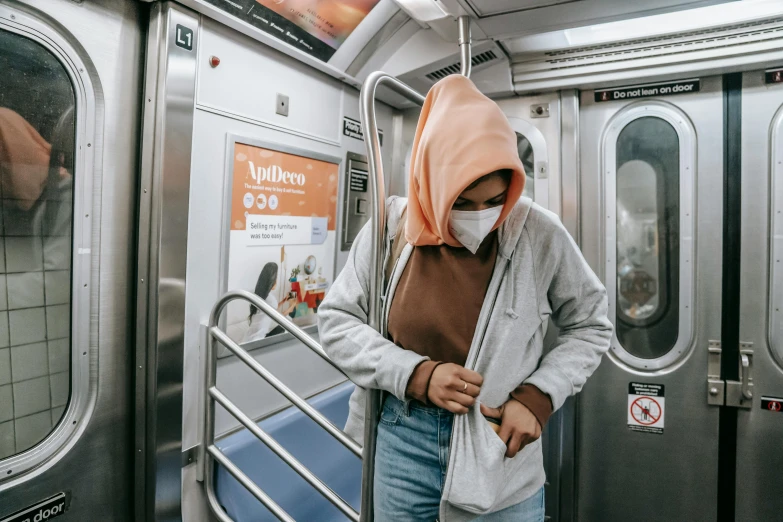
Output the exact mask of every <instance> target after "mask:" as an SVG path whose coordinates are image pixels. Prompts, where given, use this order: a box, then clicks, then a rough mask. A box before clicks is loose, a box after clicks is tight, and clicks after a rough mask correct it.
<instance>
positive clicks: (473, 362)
mask: <svg viewBox="0 0 783 522" xmlns="http://www.w3.org/2000/svg"><path fill="white" fill-rule="evenodd" d="M508 265H509V260H508V259H505V258H504V260H503V268H502V269H501V273H500V276H499V277H498V279H497V282H496V283H495V284H496V286H495V288H494V295H493V296H492V304H491V305H490V307H489V310H488V313H487V316H486V319H485V321H484V322H483V324H482V326H481V327H482V328H483V330H482V331H481V337H480V338H479V342H478V345H477V346H476V350H475V352H474V353H473V354H472V355H473V357H472V360H471V361H470V364H468V362H467V361H466V363H465V368H467V369H469V370H474V369H475V366H476V363H478V358H479V354H480V353H481V348H482V346H483V345H484V338H485V337H486V335H487V330H488V329H489V321H490V319H491V318H492V314H493V313H494V312H495V305H496V304H497V300H498V296H499V295H500V286H501V285H502V284H503V278H504V277H506V272H507V271H508ZM492 279H494V277H493V278H492ZM468 355H471V354H468ZM455 422H457V416H456V415H455V416H454V418H453V419H452V421H451V423H452V430H451V439H450V440H449V463H448V467H447V471H446V479H445V480H444V485H445V484H450V482H451V477H452V474H453V473H454V469H453V468H454V466H453V459H454V447H453V446H454V423H455ZM445 494H446V491H445V490H444V491H443V495H445ZM439 511H440V510H439ZM439 515H442V513H439ZM438 520H439V521H440V520H443V521H444V522H445V520H446V519H445V518H441V517H439V518H438Z"/></svg>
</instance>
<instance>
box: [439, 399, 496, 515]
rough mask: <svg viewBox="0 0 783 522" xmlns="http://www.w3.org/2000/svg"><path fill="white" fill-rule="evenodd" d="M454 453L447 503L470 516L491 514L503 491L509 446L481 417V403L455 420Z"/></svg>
mask: <svg viewBox="0 0 783 522" xmlns="http://www.w3.org/2000/svg"><path fill="white" fill-rule="evenodd" d="M451 451H452V452H453V456H452V458H451V462H450V465H451V466H453V468H452V473H451V482H450V484H449V485H448V487H447V489H446V491H445V494H444V500H446V501H447V502H449V503H450V504H452V505H454V506H457V507H459V508H461V509H464V510H465V511H468V512H470V513H474V514H477V515H483V514H485V513H488V512H489V510H490V509H491V508H492V506H494V505H495V501H496V499H497V496H498V495H499V494H500V492H501V491H502V490H503V485H504V480H505V460H507V459H506V445H505V444H504V443H503V441H502V440H500V437H498V435H497V433H495V431H494V430H493V429H492V428H491V427H490V426H489V424H488V422H487V420H486V419H485V418H484V416H483V415H481V412H480V410H479V404H478V403H476V405H475V406H474V407H473V408H471V410H470V412H468V413H467V414H465V415H458V416H457V417H456V418H455V421H454V431H453V433H452V448H451Z"/></svg>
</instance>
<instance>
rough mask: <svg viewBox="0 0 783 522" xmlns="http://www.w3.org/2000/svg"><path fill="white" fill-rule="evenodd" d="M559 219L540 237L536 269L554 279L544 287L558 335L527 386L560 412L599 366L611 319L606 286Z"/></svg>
mask: <svg viewBox="0 0 783 522" xmlns="http://www.w3.org/2000/svg"><path fill="white" fill-rule="evenodd" d="M554 220H556V222H553V223H552V224H551V226H553V227H554V230H553V233H552V234H551V235H549V234H547V236H549V237H547V238H545V239H544V238H541V239H542V241H541V245H540V248H541V249H542V251H543V255H542V259H543V260H544V261H545V263H538V265H539V266H537V267H536V269H537V270H542V271H545V272H547V273H546V274H544V275H545V276H544V277H543V278H540V279H539V280H543V281H549V284H548V288H541V289H539V290H540V291H541V292H542V293H544V292H545V293H546V296H547V298H548V303H549V307H550V309H551V316H552V320H553V322H554V323H555V326H557V328H558V335H557V338H556V340H555V342H554V344H553V346H552V348H551V350H550V351H549V352H548V353H547V354H546V355H545V356H544V357H543V359H542V360H541V364H540V365H539V367H538V369H537V370H536V371H535V372H533V374H532V375H531V376H530V377H529V378H527V379H526V380H525V384H532V385H533V386H535V387H537V388H538V389H539V390H541V391H542V392H544V393H545V394H547V395H549V397H550V398H551V399H552V406H553V410H557V409H559V408H560V407H561V406H562V405H563V403H564V402H565V400H566V398H568V397H569V396H570V395H574V394H576V393H579V391H581V389H582V386H584V384H585V382H586V381H587V379H588V377H590V375H592V373H593V372H594V371H595V369H596V368H598V365H599V363H600V362H601V357H602V356H603V354H604V353H606V351H607V350H608V349H609V343H610V341H611V338H612V323H611V322H610V321H609V318H608V317H607V311H608V301H607V297H606V289H605V288H604V286H603V284H602V283H601V281H600V280H599V279H598V277H597V276H596V275H595V273H593V271H592V269H591V268H590V266H589V265H588V264H587V261H585V259H584V257H582V253H581V252H580V251H579V247H577V245H576V243H575V242H574V241H573V239H572V238H571V236H570V235H569V234H568V232H567V231H566V230H565V228H564V227H563V225H562V224H561V223H560V222H559V220H557V218H553V221H554Z"/></svg>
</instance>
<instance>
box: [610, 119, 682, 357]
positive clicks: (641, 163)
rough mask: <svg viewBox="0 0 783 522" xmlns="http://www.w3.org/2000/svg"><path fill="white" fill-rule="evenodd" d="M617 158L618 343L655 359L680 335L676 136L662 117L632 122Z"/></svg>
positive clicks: (622, 134)
mask: <svg viewBox="0 0 783 522" xmlns="http://www.w3.org/2000/svg"><path fill="white" fill-rule="evenodd" d="M616 153H617V156H616V162H617V163H616V172H617V178H616V179H617V200H616V204H617V213H616V214H617V265H616V266H617V274H616V277H617V295H616V299H617V301H616V302H617V306H616V318H615V319H616V320H615V324H616V327H617V338H618V340H619V341H620V344H621V345H622V347H623V349H625V350H626V351H627V352H628V353H630V354H631V355H633V356H635V357H638V358H641V359H657V358H659V357H662V356H664V355H666V354H667V353H668V352H669V351H670V350H671V349H672V348H673V347H674V345H675V343H676V342H677V337H678V330H679V286H680V266H679V259H680V255H679V230H680V222H679V221H680V217H679V216H680V209H679V200H680V142H679V137H678V135H677V131H676V130H675V129H674V127H672V125H671V124H669V123H668V122H667V121H665V120H663V119H661V118H657V117H643V118H638V119H636V120H633V121H632V122H630V123H629V124H628V125H626V126H625V127H624V128H623V130H622V131H621V132H620V134H619V135H618V137H617V144H616Z"/></svg>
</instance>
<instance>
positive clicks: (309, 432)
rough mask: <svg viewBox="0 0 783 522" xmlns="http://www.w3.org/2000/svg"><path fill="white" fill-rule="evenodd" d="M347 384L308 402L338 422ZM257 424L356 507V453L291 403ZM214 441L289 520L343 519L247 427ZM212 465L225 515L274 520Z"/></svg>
mask: <svg viewBox="0 0 783 522" xmlns="http://www.w3.org/2000/svg"><path fill="white" fill-rule="evenodd" d="M353 389H354V385H353V384H351V383H350V382H348V383H345V384H341V385H339V386H336V387H334V388H331V389H329V390H327V391H325V392H323V393H321V394H319V395H317V396H315V397H313V398H312V399H310V400H309V401H308V402H309V403H310V404H311V405H312V406H313V407H314V408H315V409H317V410H318V411H319V412H321V414H323V415H324V416H325V417H326V418H328V419H329V420H330V421H332V422H333V423H334V424H335V425H337V426H338V427H340V428H342V427H343V426H344V425H345V422H346V420H347V419H348V398H349V397H350V395H351V392H352V391H353ZM259 426H260V427H261V429H263V430H264V431H265V432H267V433H268V434H270V435H271V436H272V437H273V438H274V439H275V440H277V441H278V442H279V443H280V444H281V445H282V446H283V447H284V448H285V449H286V450H288V452H290V453H291V454H292V455H293V456H294V457H295V458H296V459H297V460H299V462H301V463H302V464H303V465H304V466H306V467H307V468H308V469H310V471H312V472H313V473H314V474H315V475H316V476H317V477H319V478H320V479H321V480H322V481H323V482H325V483H326V484H327V485H328V486H329V487H330V488H332V490H333V491H335V492H336V493H337V494H338V495H340V497H342V498H343V499H344V500H345V501H346V502H348V503H349V504H350V505H351V506H353V508H354V509H356V510H357V511H358V509H359V500H360V496H361V477H362V464H361V461H360V460H359V459H358V458H357V457H356V456H354V455H353V454H352V453H351V452H349V451H348V450H347V449H345V448H344V447H343V446H342V445H341V444H340V443H339V442H337V441H336V440H334V439H333V438H332V437H331V436H330V435H329V434H328V433H326V432H325V431H324V430H323V429H322V428H321V427H320V426H318V425H317V424H315V423H314V422H313V421H312V420H311V419H310V418H309V417H307V416H306V415H304V414H303V413H302V412H300V411H299V410H298V409H296V408H294V407H290V408H288V409H286V410H284V411H282V412H280V413H278V414H276V415H273V416H271V417H269V418H267V419H265V420H263V421H262V422H260V423H259ZM216 444H217V446H218V447H219V448H220V449H221V450H222V451H223V452H224V453H225V454H226V455H227V456H228V458H229V459H231V461H232V462H234V463H235V464H236V465H237V466H238V467H239V468H240V469H241V470H242V471H243V472H244V473H246V474H247V475H248V476H249V477H250V478H251V479H252V480H253V481H254V482H255V483H256V484H258V486H259V487H261V489H262V490H264V491H265V492H266V493H267V494H268V495H269V496H270V497H271V498H272V499H273V500H274V501H275V502H277V503H278V504H279V505H280V506H281V507H282V508H283V509H284V510H285V511H286V512H287V513H288V514H289V515H291V516H292V517H293V518H294V519H295V520H297V521H306V522H311V521H318V522H331V521H340V522H343V521H345V520H348V519H347V517H345V515H343V514H342V513H341V512H340V511H339V510H338V509H337V508H335V507H334V506H332V504H331V503H329V501H328V500H326V499H325V498H324V497H323V496H322V495H321V494H320V493H318V492H317V491H316V490H315V489H314V488H313V487H312V486H310V485H309V484H308V483H307V482H305V480H304V479H302V478H301V477H300V476H299V475H298V474H297V473H296V472H295V471H294V470H292V469H291V468H290V467H288V465H287V464H286V463H285V462H283V461H282V460H281V459H280V458H278V457H277V456H276V455H275V454H274V453H272V451H271V450H270V449H269V448H267V447H266V446H265V445H264V444H263V443H262V442H261V441H259V440H258V439H256V437H255V436H254V435H253V434H252V433H250V432H249V431H247V430H242V431H239V432H237V433H234V434H231V435H229V436H228V437H226V438H224V439H221V440H220V441H218V442H217V443H216ZM215 467H216V472H215V486H216V487H215V490H216V493H217V497H218V500H219V501H220V503H221V505H222V506H223V507H224V509H225V510H226V513H228V515H229V516H230V517H231V518H233V519H234V520H236V521H237V522H245V521H247V522H250V521H252V522H258V521H275V520H277V518H275V517H274V515H272V514H271V513H270V512H269V511H268V510H267V509H266V508H265V507H264V506H263V504H261V503H260V502H258V501H257V500H256V499H255V497H253V495H251V494H250V493H249V492H248V491H247V490H246V489H245V488H244V487H243V486H242V485H241V484H240V483H239V482H237V481H236V480H235V479H234V477H232V476H231V475H230V474H229V473H228V472H227V471H226V470H225V469H224V468H223V467H222V466H220V465H219V464H217V463H216V465H215Z"/></svg>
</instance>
